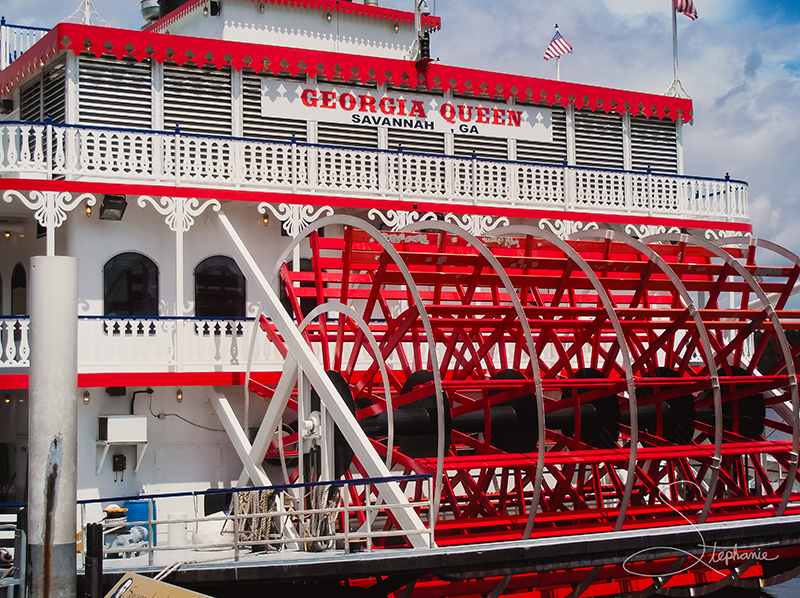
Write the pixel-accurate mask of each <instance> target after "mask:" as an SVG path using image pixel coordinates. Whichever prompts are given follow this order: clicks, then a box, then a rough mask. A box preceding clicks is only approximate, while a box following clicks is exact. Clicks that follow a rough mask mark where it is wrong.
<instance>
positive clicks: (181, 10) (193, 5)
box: [144, 0, 208, 33]
mask: <svg viewBox="0 0 800 598" xmlns="http://www.w3.org/2000/svg"><path fill="white" fill-rule="evenodd" d="M207 2H208V0H192V1H191V2H187V3H186V4H184V5H183V6H180V7H178V8H176V9H175V10H173V11H172V12H171V13H169V14H168V15H167V16H165V17H162V18H160V19H158V20H157V21H156V22H155V23H150V24H149V25H148V26H147V27H145V28H144V31H149V32H151V33H162V32H163V31H164V29H166V28H167V27H169V26H170V25H173V24H175V23H177V22H178V21H179V20H181V19H182V18H183V17H185V16H186V15H188V14H189V13H191V12H192V11H194V10H195V9H197V8H200V7H201V6H203V5H204V4H206V3H207Z"/></svg>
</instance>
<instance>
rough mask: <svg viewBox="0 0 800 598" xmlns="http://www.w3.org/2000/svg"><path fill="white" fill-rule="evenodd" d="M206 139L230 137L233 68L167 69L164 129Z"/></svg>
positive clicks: (208, 66) (172, 66)
mask: <svg viewBox="0 0 800 598" xmlns="http://www.w3.org/2000/svg"><path fill="white" fill-rule="evenodd" d="M176 124H178V125H180V127H181V131H183V132H186V133H199V134H205V135H230V134H231V131H232V126H231V73H230V67H225V68H224V69H222V70H218V69H217V67H215V66H214V65H208V64H207V65H204V66H203V68H197V67H196V66H195V65H193V64H186V65H184V66H182V67H179V66H177V65H174V64H165V65H164V126H165V128H167V129H171V128H173V127H174V126H175V125H176Z"/></svg>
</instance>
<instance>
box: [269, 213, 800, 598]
mask: <svg viewBox="0 0 800 598" xmlns="http://www.w3.org/2000/svg"><path fill="white" fill-rule="evenodd" d="M337 224H338V225H341V226H342V229H341V230H342V234H341V235H340V236H338V237H321V236H319V235H318V234H317V230H318V229H319V228H321V227H322V226H327V227H328V228H327V230H328V231H330V230H331V229H332V228H334V226H335V225H337ZM494 234H495V236H493V237H485V238H482V239H476V238H474V237H472V236H471V235H469V234H467V233H464V232H463V231H462V230H460V229H458V228H456V227H454V226H452V225H449V224H443V223H441V222H433V223H431V222H425V223H418V224H416V225H412V226H411V227H409V228H407V229H406V230H405V231H403V232H393V233H379V232H378V231H377V230H375V229H373V228H372V227H371V226H369V225H366V224H364V223H363V222H361V221H358V220H356V219H354V218H348V217H333V218H328V219H325V220H321V221H319V222H318V223H317V224H316V225H314V226H312V227H311V228H310V229H308V230H307V231H306V232H305V233H304V234H303V235H301V237H299V238H298V239H296V240H295V243H294V245H301V244H305V243H306V241H305V239H306V238H307V239H308V254H309V255H310V264H311V268H310V269H307V270H306V271H302V270H299V269H297V268H293V265H289V264H287V263H281V264H279V265H278V268H277V269H276V278H279V280H280V287H281V289H282V292H283V294H284V296H285V299H286V301H285V303H286V306H287V308H288V309H290V312H291V313H292V314H293V315H294V317H295V318H296V320H297V322H298V325H300V322H301V321H303V320H304V319H306V322H304V323H303V324H302V326H303V327H304V335H305V337H306V339H307V341H308V342H309V344H310V345H311V346H312V347H313V349H314V351H315V353H316V354H317V355H318V356H319V359H320V361H321V363H322V364H323V366H324V368H325V369H326V370H330V371H333V372H336V373H337V374H336V375H337V376H338V377H340V378H341V382H342V389H341V392H342V394H343V395H347V394H348V392H349V395H351V396H352V402H353V404H354V409H355V410H356V417H357V419H358V420H359V422H360V423H361V424H362V427H363V429H364V430H365V431H366V432H367V434H368V435H369V436H370V438H371V439H372V442H373V444H374V446H375V447H376V448H377V450H378V451H379V453H380V454H382V455H384V456H385V457H386V458H387V460H389V462H390V463H391V465H392V467H393V470H394V471H396V472H398V473H431V474H433V475H434V476H435V477H434V480H435V482H436V484H435V485H436V491H435V493H434V494H435V496H434V507H433V509H432V512H430V513H424V514H423V517H424V518H425V517H427V520H428V521H429V524H430V525H435V539H436V542H437V544H438V545H440V546H444V545H459V544H471V543H481V542H498V541H506V540H521V539H527V538H557V537H566V536H574V535H578V534H599V533H623V532H627V531H630V530H641V533H642V534H646V533H648V530H655V529H663V528H666V527H670V526H686V525H690V524H691V525H698V524H705V523H713V522H723V521H743V520H752V519H758V518H768V517H774V516H779V515H787V514H795V513H800V503H798V491H797V488H796V486H795V484H796V482H797V479H798V472H797V454H798V425H797V422H798V417H797V414H798V391H797V382H796V376H795V361H796V358H797V354H798V352H800V344H796V345H795V346H791V345H790V343H789V342H788V340H787V334H786V333H787V331H794V330H796V329H797V328H798V327H800V312H798V311H793V310H789V309H787V305H788V301H789V298H790V295H791V294H792V292H793V290H794V286H795V284H796V283H797V278H798V274H800V260H798V258H797V256H794V255H793V254H791V253H790V252H788V251H786V250H784V249H782V248H779V247H777V246H775V245H774V244H771V243H766V242H763V241H760V240H755V239H749V238H743V239H727V240H722V241H720V242H719V243H717V244H712V243H710V242H707V241H703V240H701V239H698V238H695V237H691V236H688V235H678V234H668V235H660V236H656V237H651V238H649V239H645V240H644V241H639V240H636V239H634V238H632V237H629V236H627V235H623V234H620V233H616V232H612V231H587V232H584V233H579V234H578V235H576V236H575V238H572V239H570V240H568V241H562V240H560V239H558V238H556V237H555V236H553V235H551V234H549V233H546V232H543V231H541V230H539V229H535V228H532V227H522V226H514V227H508V228H506V229H498V230H496V231H494ZM291 252H292V247H290V248H289V249H288V250H287V252H286V254H285V255H286V256H289V255H291ZM298 270H299V271H298ZM342 306H347V308H344V307H342ZM315 307H316V309H315V310H314V312H313V313H311V316H310V317H307V316H308V314H309V313H310V312H311V310H312V309H313V308H315ZM262 323H263V326H264V327H265V329H267V331H268V333H269V334H270V337H271V338H272V339H273V341H274V342H276V343H277V344H278V346H279V347H282V343H281V339H280V337H279V335H277V333H276V332H275V331H274V330H272V329H271V328H270V325H269V323H268V322H266V321H263V322H262ZM365 327H368V330H369V333H367V331H366V330H365ZM790 336H791V335H790ZM376 347H377V351H376ZM387 393H388V394H387ZM287 418H288V416H287ZM295 441H296V435H292V434H289V435H288V436H286V438H285V442H286V443H293V442H295ZM337 458H338V457H337ZM347 458H349V457H347ZM347 465H348V462H345V463H344V464H343V466H342V467H341V470H342V472H344V475H357V474H358V472H359V464H358V462H357V460H356V461H355V462H354V463H353V464H352V467H351V468H350V469H349V470H348V471H346V472H345V470H347ZM337 468H338V465H337ZM405 491H406V493H408V494H409V495H410V496H413V495H415V496H417V497H420V496H421V495H422V494H423V492H424V491H425V490H424V486H423V484H422V483H420V484H419V485H418V486H413V485H412V484H411V483H410V484H409V485H408V486H407V487H406V488H405ZM366 498H367V497H361V500H365V499H366ZM371 500H372V499H371ZM385 525H386V527H387V529H388V528H390V527H391V526H392V522H391V520H387V521H386V522H385ZM795 552H797V551H796V550H793V549H786V548H783V549H781V550H777V551H773V552H770V553H769V554H770V555H771V556H770V557H769V559H766V560H764V562H762V563H758V562H757V560H758V559H749V560H746V561H738V562H736V563H734V564H735V565H736V566H735V567H734V566H733V565H734V564H730V563H725V566H720V565H715V566H714V567H710V566H707V565H706V564H705V563H706V562H707V561H708V560H709V558H710V556H711V555H712V554H713V550H712V549H711V548H710V547H709V551H706V552H705V553H704V555H703V556H701V557H700V558H697V557H691V558H690V557H689V556H687V555H686V554H678V555H677V556H672V557H670V558H660V559H655V560H654V559H653V558H651V557H650V556H649V555H648V554H646V551H645V552H643V553H642V554H639V555H637V554H631V555H630V556H631V558H629V559H628V560H627V561H626V562H625V563H615V564H610V565H606V566H605V567H602V566H600V567H596V568H594V569H568V570H566V571H560V572H555V571H551V572H547V573H544V572H534V573H529V574H524V575H517V576H516V577H514V578H513V579H510V578H506V579H505V580H504V581H503V583H506V584H508V585H507V586H506V591H512V590H515V591H520V590H537V591H539V590H543V589H544V588H545V587H546V588H550V589H552V591H553V592H555V593H553V594H552V595H566V593H568V592H569V591H573V590H574V595H580V594H582V593H584V592H585V595H602V594H618V593H623V592H628V593H632V592H640V593H641V595H647V594H649V593H651V592H652V591H655V590H656V589H661V591H666V592H670V591H671V592H677V593H679V592H680V591H679V590H677V589H674V588H677V587H679V586H684V585H699V584H711V585H710V586H709V588H708V589H713V588H716V587H721V586H722V585H725V584H730V583H735V584H737V585H748V584H749V585H754V584H756V583H761V584H769V583H772V581H774V580H776V579H778V576H779V575H780V574H782V573H783V572H784V571H786V570H787V569H790V568H791V567H793V566H794V565H795V564H796V563H795V562H794V561H793V560H791V559H789V558H788V557H794V556H795ZM765 554H766V553H765ZM772 556H781V557H786V559H787V560H785V561H778V562H782V563H784V565H783V566H779V565H778V564H777V562H776V561H772V560H770V559H771V558H772ZM703 559H705V560H703ZM611 580H613V581H611ZM748 580H749V581H748ZM497 583H498V580H492V579H484V580H481V581H480V582H477V581H475V582H469V581H459V582H444V581H442V580H439V579H431V580H430V581H422V582H419V583H418V585H417V587H416V588H415V594H414V595H426V596H428V595H430V596H434V595H441V596H444V595H447V596H452V595H460V594H465V595H466V594H475V593H482V592H483V593H486V592H491V591H492V589H493V588H495V587H496V586H497ZM481 584H483V585H481ZM592 584H594V585H592ZM484 585H485V586H486V588H484V587H483V586H484ZM479 586H480V587H479ZM558 588H571V589H567V590H563V591H562V590H558ZM670 588H673V589H670ZM675 595H677V594H675Z"/></svg>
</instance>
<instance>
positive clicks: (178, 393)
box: [175, 388, 183, 403]
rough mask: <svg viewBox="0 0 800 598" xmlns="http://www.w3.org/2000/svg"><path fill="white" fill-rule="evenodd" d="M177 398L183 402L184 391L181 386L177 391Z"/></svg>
mask: <svg viewBox="0 0 800 598" xmlns="http://www.w3.org/2000/svg"><path fill="white" fill-rule="evenodd" d="M175 400H176V401H178V402H179V403H182V402H183V391H182V390H181V389H180V388H179V389H178V390H176V391H175Z"/></svg>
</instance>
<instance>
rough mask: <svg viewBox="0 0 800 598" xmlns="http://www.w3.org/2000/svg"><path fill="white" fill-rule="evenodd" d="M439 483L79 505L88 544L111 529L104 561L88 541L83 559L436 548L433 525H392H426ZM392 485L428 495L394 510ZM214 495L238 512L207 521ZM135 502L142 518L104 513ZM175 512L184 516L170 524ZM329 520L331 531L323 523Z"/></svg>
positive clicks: (235, 491) (290, 488) (344, 483)
mask: <svg viewBox="0 0 800 598" xmlns="http://www.w3.org/2000/svg"><path fill="white" fill-rule="evenodd" d="M432 479H433V478H432V476H431V475H430V474H413V475H406V476H392V477H387V478H356V479H350V480H334V481H331V482H312V483H304V484H289V485H282V486H266V487H253V488H228V489H212V490H206V491H198V492H174V493H168V494H154V495H144V494H143V495H138V496H117V497H113V498H94V499H87V500H79V501H78V507H79V513H80V526H81V532H82V537H83V538H88V535H89V534H88V533H87V532H88V525H89V524H90V523H91V522H93V521H95V522H98V523H100V524H101V525H102V526H103V534H104V544H105V546H103V547H102V549H101V550H98V552H97V554H88V551H87V542H85V541H84V542H83V543H82V556H83V559H82V560H83V561H84V562H85V559H86V557H87V556H97V557H102V558H104V559H113V560H111V561H110V562H109V563H108V565H110V564H111V563H113V564H114V566H115V567H121V568H132V569H133V568H139V567H142V566H144V565H149V566H153V565H159V566H161V565H163V564H170V563H173V562H174V561H175V559H176V558H177V557H176V556H175V551H185V550H203V549H212V550H215V551H217V552H216V554H217V557H218V558H217V559H215V560H219V561H225V560H230V561H238V560H239V559H240V557H241V556H242V555H245V554H250V553H256V552H258V553H260V554H261V555H262V556H263V557H264V558H269V557H270V556H274V555H275V553H276V552H277V551H280V550H287V551H291V552H296V553H302V554H304V555H305V556H308V554H309V553H310V552H326V551H334V552H337V553H342V552H343V553H345V554H346V553H349V552H351V551H362V550H366V551H368V552H369V551H372V549H373V548H374V547H376V546H377V545H379V544H380V543H381V541H386V540H389V539H397V538H403V537H406V538H410V537H411V536H425V537H427V539H428V542H429V543H430V544H431V545H432V544H433V533H434V527H433V526H432V525H430V524H429V525H428V527H422V528H421V529H416V530H401V529H398V528H397V527H395V526H392V525H387V521H389V518H390V517H391V516H392V515H391V514H392V513H393V512H394V513H396V512H397V511H400V510H414V511H415V512H416V513H417V514H418V515H419V516H420V517H421V518H424V517H426V516H430V513H431V497H432V496H433V492H432ZM384 484H403V485H409V486H410V487H412V488H414V487H416V485H418V484H419V485H420V486H421V487H420V490H421V491H420V492H418V493H417V494H416V495H415V494H410V493H409V497H408V502H404V503H399V502H398V503H386V502H384V501H383V500H382V499H380V498H378V496H376V495H375V488H377V487H380V485H384ZM315 490H320V491H322V492H315ZM253 492H256V493H257V494H255V495H252V493H253ZM209 494H216V495H219V494H223V495H225V494H230V495H231V501H230V509H229V510H227V511H221V512H218V513H216V514H214V515H210V516H205V517H204V516H202V515H200V513H198V512H197V511H198V506H199V504H201V503H202V500H203V498H204V497H205V496H207V495H209ZM264 495H266V497H267V498H266V499H265V498H264ZM318 496H324V501H317V500H315V497H318ZM198 499H200V501H198ZM260 499H264V500H265V503H264V504H265V505H266V508H263V509H262V508H261V504H262V503H261V501H260ZM128 501H134V502H135V503H136V504H137V510H140V511H141V512H140V513H139V514H134V515H130V513H133V511H132V510H129V511H128V513H129V516H128V517H127V518H126V519H108V518H107V517H105V513H104V512H103V511H102V510H101V509H102V508H103V507H104V506H106V505H108V504H109V503H114V504H119V505H123V504H126V505H130V504H131V503H130V502H128ZM167 510H170V511H177V512H172V513H168V514H167V517H166V518H164V514H165V512H166V511H167ZM187 515H188V516H187ZM159 517H161V518H159ZM321 520H325V525H320V524H319V523H318V522H319V521H321ZM315 522H316V523H315ZM134 526H136V527H139V528H140V529H141V530H142V531H141V532H140V533H137V534H135V536H133V537H131V538H130V539H128V538H125V539H124V541H117V542H115V541H114V538H115V537H116V536H118V535H121V534H126V535H131V531H133V530H132V529H131V528H133V527H134ZM190 530H191V531H190ZM165 531H166V533H165ZM187 532H188V533H187ZM190 536H191V537H190ZM337 546H338V547H339V548H337ZM92 548H93V549H98V548H100V547H92ZM384 548H385V547H384ZM226 549H227V550H226ZM159 557H160V558H159ZM108 565H106V566H108Z"/></svg>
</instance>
